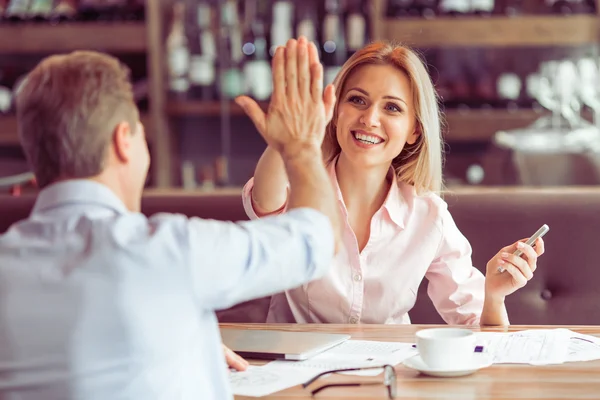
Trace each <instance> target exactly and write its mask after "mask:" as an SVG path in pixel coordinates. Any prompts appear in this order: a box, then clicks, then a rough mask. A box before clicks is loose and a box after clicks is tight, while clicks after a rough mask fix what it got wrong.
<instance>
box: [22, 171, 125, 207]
mask: <svg viewBox="0 0 600 400" xmlns="http://www.w3.org/2000/svg"><path fill="white" fill-rule="evenodd" d="M74 204H77V205H95V206H99V207H104V208H108V209H111V210H113V211H114V212H116V213H118V214H124V213H126V212H128V211H127V208H126V207H125V204H123V201H122V200H121V199H119V198H118V197H117V195H116V194H115V193H114V192H113V191H112V190H110V189H109V188H108V187H107V186H105V185H103V184H101V183H98V182H94V181H90V180H87V179H73V180H67V181H61V182H57V183H53V184H51V185H50V186H48V187H46V188H44V189H43V190H42V191H41V192H40V193H39V195H38V197H37V199H36V201H35V205H34V207H33V214H39V213H43V212H45V211H46V210H49V209H52V208H57V207H61V206H66V205H74Z"/></svg>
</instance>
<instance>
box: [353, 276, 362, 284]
mask: <svg viewBox="0 0 600 400" xmlns="http://www.w3.org/2000/svg"><path fill="white" fill-rule="evenodd" d="M354 280H355V281H356V282H360V281H362V275H360V274H356V275H354Z"/></svg>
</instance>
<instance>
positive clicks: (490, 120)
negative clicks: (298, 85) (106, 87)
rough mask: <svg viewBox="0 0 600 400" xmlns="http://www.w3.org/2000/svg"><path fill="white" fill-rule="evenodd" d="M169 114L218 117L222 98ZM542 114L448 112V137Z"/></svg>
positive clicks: (471, 137)
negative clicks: (219, 100)
mask: <svg viewBox="0 0 600 400" xmlns="http://www.w3.org/2000/svg"><path fill="white" fill-rule="evenodd" d="M260 105H261V107H262V108H263V110H265V109H266V108H267V103H266V102H261V103H260ZM167 113H168V114H169V115H171V116H177V117H185V116H188V117H189V116H194V117H196V116H199V117H218V116H220V115H221V114H220V113H221V103H220V102H218V101H209V102H203V101H186V102H181V101H179V102H170V103H169V105H168V106H167ZM229 113H230V115H231V116H244V115H245V114H244V112H243V110H242V109H241V108H240V107H239V106H238V105H237V104H235V103H230V111H229ZM541 115H542V114H540V113H537V112H535V111H533V110H517V111H514V112H511V111H506V110H489V111H481V110H474V111H473V110H472V111H458V110H448V111H446V112H445V118H446V126H447V127H448V129H447V130H446V133H445V139H446V140H447V141H451V142H466V141H479V142H481V141H489V140H490V139H491V138H492V136H493V135H494V134H495V133H496V132H497V131H499V130H502V129H514V128H518V127H522V126H526V125H528V124H531V123H532V122H533V121H535V120H536V119H537V118H539V117H540V116H541Z"/></svg>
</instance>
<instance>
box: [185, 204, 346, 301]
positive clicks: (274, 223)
mask: <svg viewBox="0 0 600 400" xmlns="http://www.w3.org/2000/svg"><path fill="white" fill-rule="evenodd" d="M187 233H188V234H187V236H188V240H187V243H188V245H189V255H190V259H189V263H188V265H189V275H190V282H191V284H192V287H193V292H194V294H195V297H196V298H197V299H198V302H199V305H200V306H201V307H203V308H208V309H212V310H220V309H225V308H229V307H231V306H233V305H235V304H238V303H241V302H244V301H248V300H251V299H254V298H258V297H263V296H268V295H272V294H274V293H278V292H282V291H284V290H287V289H291V288H294V287H298V286H300V285H302V284H304V283H306V282H308V281H311V280H313V279H317V278H320V277H322V276H323V275H324V274H325V272H326V271H327V270H328V268H329V266H330V265H331V264H332V260H333V256H334V247H335V246H334V235H333V228H332V226H331V222H330V221H329V218H327V217H326V216H325V215H324V214H322V213H320V212H318V211H316V210H313V209H309V208H303V209H294V210H292V211H289V212H287V213H285V214H284V215H278V216H270V217H265V218H261V219H259V220H255V221H245V222H240V223H233V222H224V221H214V220H202V219H198V218H191V219H189V220H188V229H187Z"/></svg>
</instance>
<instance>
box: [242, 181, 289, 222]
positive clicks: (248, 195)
mask: <svg viewBox="0 0 600 400" xmlns="http://www.w3.org/2000/svg"><path fill="white" fill-rule="evenodd" d="M253 189H254V177H252V178H250V180H249V181H248V182H247V183H246V184H245V185H244V188H243V189H242V203H243V205H244V211H246V215H247V216H248V218H250V219H259V218H262V217H264V216H265V215H258V213H257V212H256V210H255V209H254V207H253V205H252V190H253ZM287 190H288V197H289V186H288V187H287ZM287 207H288V200H287V198H286V200H285V203H284V204H283V205H282V206H281V207H280V208H279V209H278V210H275V211H273V212H271V213H269V214H267V215H279V214H283V213H284V212H285V211H287Z"/></svg>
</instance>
